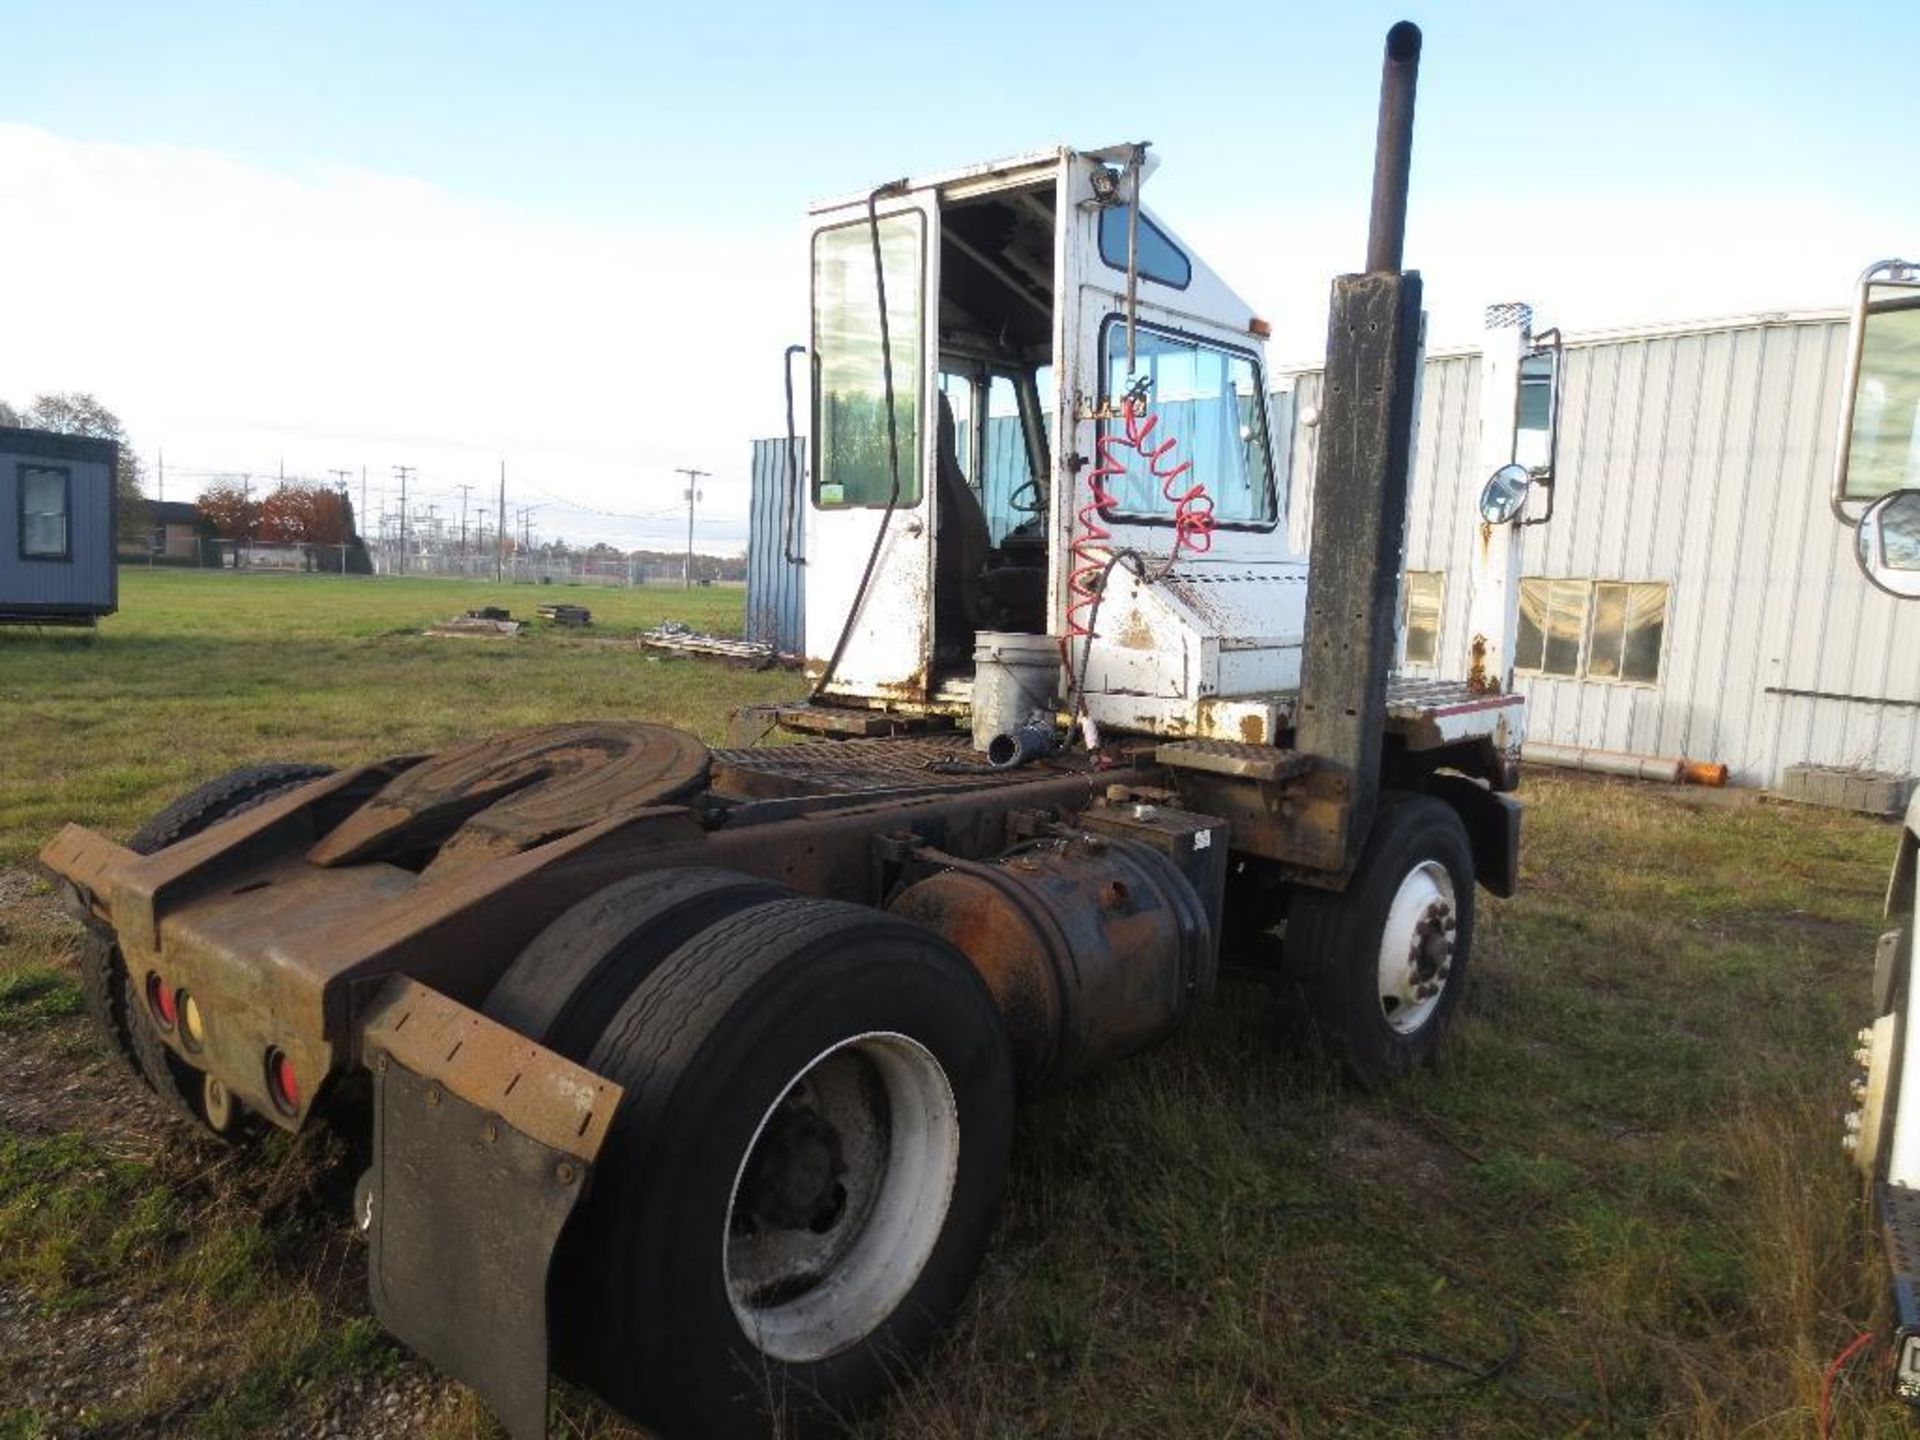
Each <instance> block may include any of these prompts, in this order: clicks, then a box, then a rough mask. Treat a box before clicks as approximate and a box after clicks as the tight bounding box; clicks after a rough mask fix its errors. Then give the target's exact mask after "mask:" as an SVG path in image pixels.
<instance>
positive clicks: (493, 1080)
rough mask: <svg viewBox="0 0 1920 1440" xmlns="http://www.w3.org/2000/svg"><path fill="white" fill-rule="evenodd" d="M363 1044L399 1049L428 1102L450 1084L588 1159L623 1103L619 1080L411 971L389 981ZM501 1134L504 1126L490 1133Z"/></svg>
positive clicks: (393, 1052) (388, 1053)
mask: <svg viewBox="0 0 1920 1440" xmlns="http://www.w3.org/2000/svg"><path fill="white" fill-rule="evenodd" d="M363 1045H364V1049H365V1052H366V1053H367V1054H368V1055H369V1056H370V1057H372V1056H378V1057H391V1058H392V1061H393V1063H394V1064H396V1065H401V1066H404V1067H405V1068H406V1069H408V1070H410V1071H412V1072H413V1073H414V1074H415V1075H418V1076H420V1077H422V1078H423V1079H425V1080H427V1081H428V1082H429V1088H428V1091H427V1100H428V1103H429V1104H438V1103H439V1096H440V1093H441V1091H443V1090H444V1091H445V1092H447V1093H448V1094H452V1095H455V1096H458V1097H459V1098H460V1099H462V1100H464V1101H466V1102H467V1103H468V1104H469V1105H472V1106H474V1107H475V1108H476V1109H479V1110H482V1111H484V1112H486V1113H487V1114H488V1115H489V1116H491V1117H495V1118H497V1119H498V1121H499V1122H500V1123H501V1124H504V1125H509V1126H511V1127H512V1128H513V1129H515V1130H518V1131H519V1132H520V1133H521V1134H522V1135H525V1136H527V1137H528V1138H529V1139H531V1140H534V1141H537V1142H538V1143H540V1144H541V1145H545V1146H547V1147H548V1148H549V1149H552V1150H557V1151H560V1152H561V1153H562V1154H564V1155H571V1156H573V1157H574V1158H575V1159H576V1160H579V1161H582V1162H584V1163H586V1164H592V1163H593V1161H594V1159H595V1157H597V1156H598V1155H599V1153H600V1146H601V1144H602V1143H603V1142H604V1141H605V1140H606V1138H607V1127H608V1126H609V1125H611V1124H612V1123H613V1115H614V1111H615V1110H616V1109H617V1108H618V1107H619V1104H620V1096H621V1089H620V1087H619V1086H618V1085H616V1084H614V1083H613V1082H612V1081H611V1080H607V1079H605V1078H603V1077H601V1076H599V1075H596V1074H594V1073H593V1072H592V1071H591V1070H588V1069H586V1068H585V1067H584V1066H581V1065H576V1064H574V1063H573V1062H572V1061H571V1060H568V1059H565V1058H564V1057H562V1056H559V1055H556V1054H554V1053H553V1051H551V1050H548V1049H546V1048H544V1047H542V1046H539V1045H536V1044H534V1043H533V1042H532V1041H531V1040H529V1039H527V1038H526V1036H524V1035H518V1034H516V1033H514V1032H513V1031H512V1030H509V1029H507V1027H506V1026H504V1025H500V1024H497V1023H495V1022H494V1021H492V1020H489V1019H488V1018H487V1017H486V1016H484V1015H482V1014H480V1012H479V1011H477V1010H470V1009H468V1008H467V1007H466V1006H465V1005H462V1004H460V1003H459V1002H458V1001H456V1000H452V999H449V998H448V997H447V996H445V995H442V994H440V993H439V992H438V991H436V990H432V989H429V988H428V987H427V986H425V985H422V984H420V983H418V982H417V981H414V980H409V979H407V978H406V977H404V976H395V977H393V978H392V979H390V980H388V981H387V982H386V983H385V984H384V985H383V986H382V987H381V989H380V993H379V998H378V999H377V1000H376V1001H375V1002H374V1004H373V1005H372V1006H371V1008H370V1009H369V1010H368V1011H367V1018H366V1027H365V1038H364V1041H363ZM489 1123H491V1122H489ZM498 1136H499V1132H498V1130H497V1129H496V1130H495V1131H494V1132H493V1135H492V1136H491V1140H493V1141H497V1140H498Z"/></svg>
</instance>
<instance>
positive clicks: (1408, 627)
mask: <svg viewBox="0 0 1920 1440" xmlns="http://www.w3.org/2000/svg"><path fill="white" fill-rule="evenodd" d="M1416 575H1419V576H1423V577H1425V576H1431V577H1432V579H1433V582H1434V587H1435V590H1436V592H1437V593H1436V594H1435V595H1434V600H1433V654H1431V655H1429V656H1427V657H1426V658H1425V659H1419V660H1417V659H1415V658H1414V656H1413V652H1412V650H1411V649H1410V648H1409V647H1410V645H1411V643H1412V639H1413V578H1414V576H1416ZM1446 628H1447V572H1446V571H1444V570H1404V571H1402V572H1401V579H1400V634H1401V646H1400V648H1401V663H1403V664H1406V665H1432V666H1437V665H1439V663H1440V636H1441V634H1442V632H1443V631H1445V629H1446Z"/></svg>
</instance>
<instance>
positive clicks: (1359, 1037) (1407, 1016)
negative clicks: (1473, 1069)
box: [1286, 794, 1474, 1087]
mask: <svg viewBox="0 0 1920 1440" xmlns="http://www.w3.org/2000/svg"><path fill="white" fill-rule="evenodd" d="M1473 886H1474V879H1473V849H1472V845H1471V843H1470V842H1469V840H1468V838H1467V832H1466V827H1465V826H1464V825H1462V824H1461V823H1460V817H1459V816H1458V815H1457V814H1456V813H1454V810H1453V809H1452V807H1451V806H1449V805H1447V804H1446V803H1444V802H1443V801H1440V800H1435V799H1433V798H1432V797H1431V796H1426V795H1407V794H1392V795H1388V796H1385V797H1383V798H1382V803H1381V807H1380V811H1379V813H1378V815H1377V816H1376V817H1375V819H1374V824H1373V832H1372V834H1370V835H1369V836H1368V837H1367V844H1366V848H1365V849H1364V850H1363V851H1362V852H1361V857H1360V863H1359V865H1358V866H1357V867H1356V868H1355V870H1354V873H1353V878H1352V879H1351V881H1349V883H1348V885H1347V888H1346V889H1345V890H1344V891H1342V892H1340V893H1338V894H1335V893H1332V892H1328V891H1320V890H1302V891H1301V892H1299V893H1298V894H1297V895H1296V897H1295V899H1294V902H1293V910H1292V913H1291V915H1290V916H1289V918H1288V921H1287V938H1286V949H1287V951H1288V952H1289V958H1290V959H1291V960H1293V961H1294V962H1296V963H1297V964H1298V966H1299V971H1300V973H1303V974H1304V976H1305V978H1306V981H1307V986H1308V994H1309V996H1310V1001H1311V1005H1312V1008H1313V1013H1314V1018H1315V1020H1316V1021H1317V1023H1318V1025H1319V1028H1320V1029H1321V1031H1322V1032H1323V1033H1324V1034H1325V1035H1326V1036H1327V1038H1328V1039H1329V1040H1331V1041H1332V1043H1333V1045H1334V1047H1335V1049H1337V1050H1338V1051H1339V1053H1340V1057H1341V1059H1342V1060H1343V1061H1344V1062H1345V1064H1346V1067H1347V1069H1348V1071H1349V1072H1350V1073H1351V1074H1352V1075H1353V1077H1354V1078H1355V1079H1356V1080H1358V1081H1359V1082H1360V1083H1361V1084H1362V1085H1366V1086H1370V1087H1371V1086H1379V1085H1385V1084H1388V1083H1391V1082H1392V1081H1394V1080H1397V1079H1400V1078H1401V1077H1403V1076H1405V1075H1407V1074H1409V1073H1410V1072H1411V1071H1412V1070H1414V1069H1415V1068H1416V1067H1417V1066H1420V1065H1423V1064H1427V1063H1430V1062H1431V1061H1432V1060H1433V1058H1434V1056H1435V1054H1436V1052H1437V1051H1438V1050H1439V1047H1440V1043H1441V1040H1442V1038H1443V1037H1444V1036H1445V1034H1446V1030H1447V1027H1448V1025H1449V1023H1450V1022H1451V1021H1452V1019H1453V1014H1454V1011H1455V1010H1456V1009H1457V1008H1458V1006H1459V1003H1460V994H1461V990H1462V988H1463V983H1464V981H1465V979H1466V971H1467V965H1468V961H1469V960H1470V959H1471V956H1472V951H1473V902H1474V891H1473Z"/></svg>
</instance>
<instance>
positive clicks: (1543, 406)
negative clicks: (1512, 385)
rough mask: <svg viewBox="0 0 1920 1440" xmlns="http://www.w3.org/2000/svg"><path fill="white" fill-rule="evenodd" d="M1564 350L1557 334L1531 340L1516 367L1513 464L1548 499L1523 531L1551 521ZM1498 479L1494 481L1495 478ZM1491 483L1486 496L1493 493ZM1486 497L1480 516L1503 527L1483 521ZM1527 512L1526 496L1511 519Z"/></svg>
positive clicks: (1525, 522)
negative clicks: (1524, 511)
mask: <svg viewBox="0 0 1920 1440" xmlns="http://www.w3.org/2000/svg"><path fill="white" fill-rule="evenodd" d="M1565 362H1566V349H1565V347H1564V346H1563V345H1562V343H1561V340H1560V331H1559V328H1558V327H1557V326H1556V327H1555V328H1553V329H1551V330H1547V331H1543V332H1542V333H1541V334H1539V335H1536V336H1535V337H1534V342H1533V349H1532V350H1531V351H1530V352H1529V353H1528V354H1527V356H1526V358H1525V359H1523V360H1522V361H1521V362H1520V396H1519V410H1518V412H1517V413H1516V414H1515V416H1514V429H1513V458H1514V461H1515V463H1516V465H1517V466H1518V467H1519V468H1520V469H1522V470H1524V471H1525V472H1526V474H1527V478H1528V479H1529V480H1530V481H1532V483H1533V484H1534V485H1536V486H1538V487H1539V488H1540V490H1541V492H1542V493H1543V494H1544V495H1545V496H1546V508H1545V509H1544V510H1542V511H1541V513H1540V514H1538V515H1529V516H1527V517H1526V518H1525V519H1524V520H1521V521H1520V522H1519V523H1520V524H1522V525H1544V524H1546V523H1547V522H1548V521H1549V520H1551V519H1552V518H1553V482H1554V462H1555V461H1556V460H1557V459H1558V458H1559V450H1560V377H1561V374H1562V372H1563V371H1564V370H1565V368H1566V364H1565ZM1496 478H1497V477H1496ZM1492 488H1493V482H1492V481H1489V482H1488V486H1487V490H1488V492H1491V490H1492ZM1487 498H1488V494H1487V493H1483V494H1482V495H1481V507H1480V514H1481V516H1482V517H1483V518H1485V519H1487V520H1488V523H1490V524H1494V525H1498V524H1502V523H1504V522H1502V521H1499V520H1494V519H1492V518H1491V517H1490V516H1488V515H1487V509H1486V501H1487ZM1525 508H1526V496H1525V495H1522V496H1521V497H1520V500H1519V503H1518V504H1516V505H1515V506H1514V509H1513V515H1514V516H1518V515H1519V514H1520V512H1521V511H1522V510H1524V509H1525Z"/></svg>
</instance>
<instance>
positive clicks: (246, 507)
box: [233, 475, 253, 570]
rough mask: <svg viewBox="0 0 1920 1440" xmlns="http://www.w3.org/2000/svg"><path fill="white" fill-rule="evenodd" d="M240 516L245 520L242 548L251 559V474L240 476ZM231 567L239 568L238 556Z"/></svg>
mask: <svg viewBox="0 0 1920 1440" xmlns="http://www.w3.org/2000/svg"><path fill="white" fill-rule="evenodd" d="M240 518H241V520H243V521H244V522H246V530H245V539H246V545H245V546H244V549H245V550H246V554H247V558H248V559H249V560H251V559H252V558H253V476H251V475H242V476H241V477H240ZM233 568H234V569H236V570H238V569H239V568H240V559H239V557H238V556H235V557H234V562H233Z"/></svg>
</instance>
